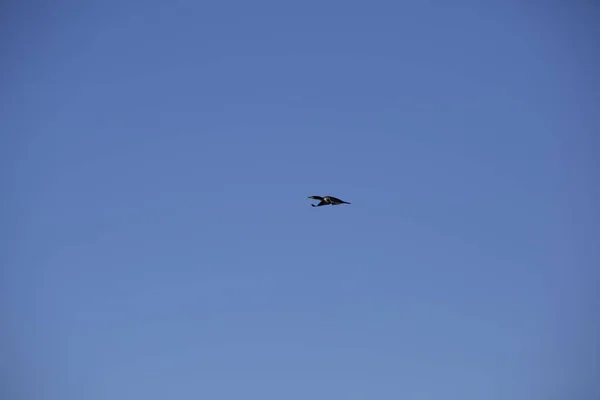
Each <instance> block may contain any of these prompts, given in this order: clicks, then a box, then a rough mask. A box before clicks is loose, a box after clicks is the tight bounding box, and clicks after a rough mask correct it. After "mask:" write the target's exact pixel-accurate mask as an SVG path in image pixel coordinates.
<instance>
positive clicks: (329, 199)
mask: <svg viewBox="0 0 600 400" xmlns="http://www.w3.org/2000/svg"><path fill="white" fill-rule="evenodd" d="M308 198H309V199H313V200H319V204H317V205H315V204H311V206H313V207H320V206H327V205H332V206H337V205H339V204H350V203H348V202H347V201H343V200H340V199H338V198H337V197H333V196H323V197H321V196H308Z"/></svg>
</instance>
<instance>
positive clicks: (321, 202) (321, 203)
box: [311, 200, 327, 207]
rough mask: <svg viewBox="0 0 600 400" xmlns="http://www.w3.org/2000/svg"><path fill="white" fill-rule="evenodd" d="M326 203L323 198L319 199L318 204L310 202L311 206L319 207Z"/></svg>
mask: <svg viewBox="0 0 600 400" xmlns="http://www.w3.org/2000/svg"><path fill="white" fill-rule="evenodd" d="M326 205H327V202H326V201H325V200H321V201H320V202H319V204H317V205H315V204H311V206H313V207H320V206H326Z"/></svg>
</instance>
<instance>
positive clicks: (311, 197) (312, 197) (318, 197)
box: [308, 196, 323, 200]
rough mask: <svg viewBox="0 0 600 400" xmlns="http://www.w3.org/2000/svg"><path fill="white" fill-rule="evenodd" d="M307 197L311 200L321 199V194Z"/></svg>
mask: <svg viewBox="0 0 600 400" xmlns="http://www.w3.org/2000/svg"><path fill="white" fill-rule="evenodd" d="M308 198H309V199H313V200H323V198H322V197H321V196H308Z"/></svg>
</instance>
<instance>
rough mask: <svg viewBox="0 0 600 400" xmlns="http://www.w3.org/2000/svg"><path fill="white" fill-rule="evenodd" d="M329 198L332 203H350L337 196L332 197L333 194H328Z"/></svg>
mask: <svg viewBox="0 0 600 400" xmlns="http://www.w3.org/2000/svg"><path fill="white" fill-rule="evenodd" d="M329 198H330V199H331V200H332V201H333V202H334V203H343V204H350V203H348V202H347V201H344V200H341V199H338V198H337V197H333V196H329Z"/></svg>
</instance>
